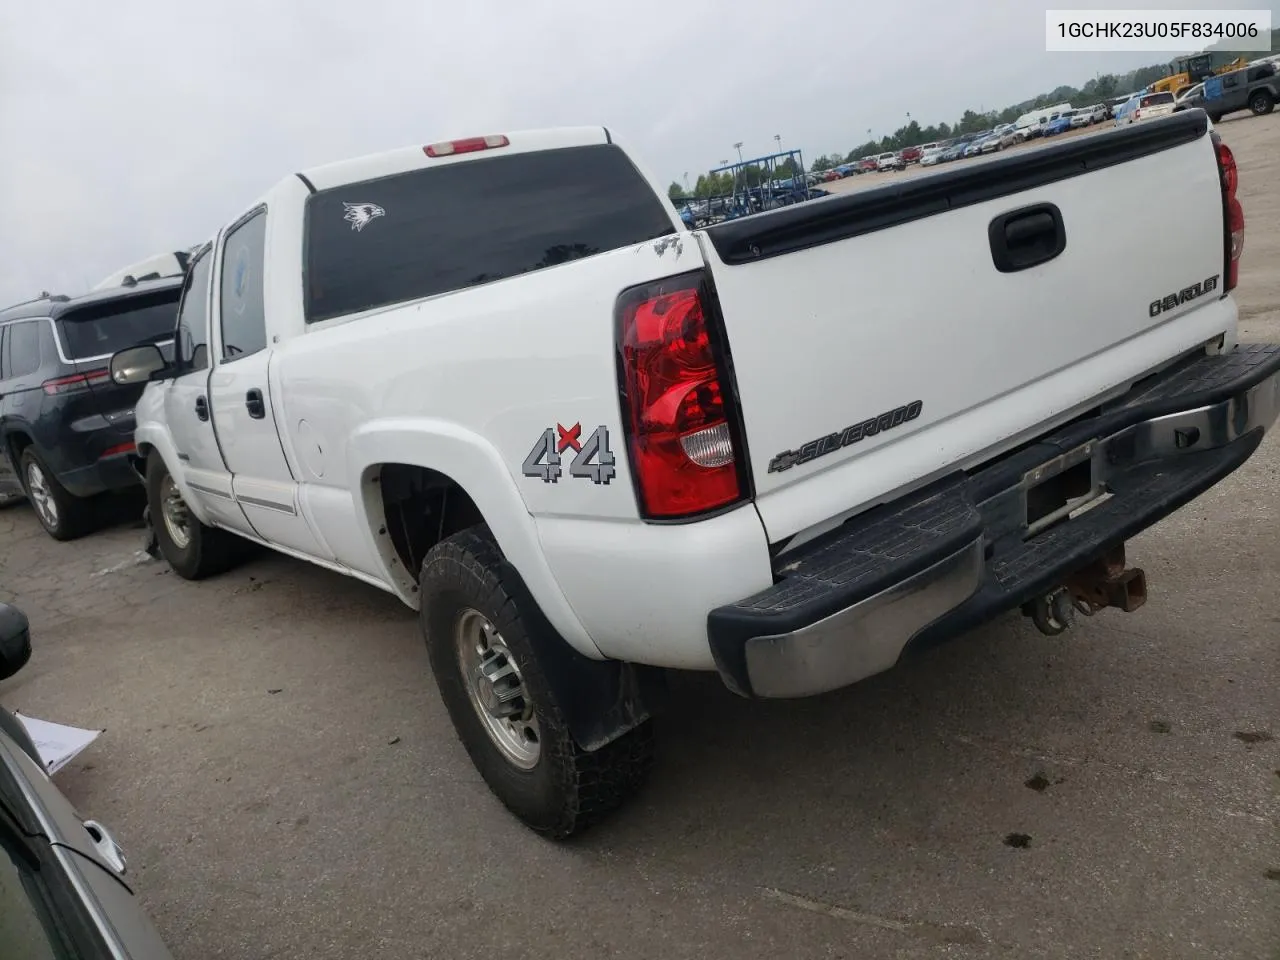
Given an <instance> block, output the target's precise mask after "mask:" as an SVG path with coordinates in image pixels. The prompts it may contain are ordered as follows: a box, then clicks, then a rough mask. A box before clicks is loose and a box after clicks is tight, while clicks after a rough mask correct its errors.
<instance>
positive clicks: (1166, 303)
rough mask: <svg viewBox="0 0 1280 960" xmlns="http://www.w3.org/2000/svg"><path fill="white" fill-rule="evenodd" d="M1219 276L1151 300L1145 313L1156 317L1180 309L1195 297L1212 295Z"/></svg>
mask: <svg viewBox="0 0 1280 960" xmlns="http://www.w3.org/2000/svg"><path fill="white" fill-rule="evenodd" d="M1220 276H1221V274H1217V273H1215V274H1214V275H1213V276H1212V277H1208V278H1206V279H1205V280H1203V281H1201V282H1200V283H1193V284H1192V285H1191V286H1189V287H1183V288H1182V289H1181V290H1179V291H1177V292H1176V293H1171V294H1169V295H1167V296H1164V297H1160V298H1159V299H1157V300H1152V301H1151V305H1150V306H1149V307H1147V313H1148V314H1150V315H1151V316H1153V317H1158V316H1160V314H1162V313H1164V312H1165V311H1166V310H1172V309H1174V308H1175V307H1180V306H1182V305H1183V304H1184V303H1189V302H1190V301H1192V300H1194V299H1196V297H1203V296H1204V295H1205V294H1206V293H1213V291H1215V290H1217V289H1218V278H1219V277H1220Z"/></svg>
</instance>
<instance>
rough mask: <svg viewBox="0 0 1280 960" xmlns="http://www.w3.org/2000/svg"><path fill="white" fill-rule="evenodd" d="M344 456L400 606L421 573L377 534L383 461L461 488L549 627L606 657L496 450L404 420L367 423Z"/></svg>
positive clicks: (411, 596)
mask: <svg viewBox="0 0 1280 960" xmlns="http://www.w3.org/2000/svg"><path fill="white" fill-rule="evenodd" d="M346 453H347V469H348V473H347V476H349V477H359V489H358V490H357V491H356V492H355V507H356V511H357V513H358V514H359V518H360V521H361V522H360V524H359V526H360V529H361V531H362V532H363V535H364V536H365V537H366V538H367V540H366V547H367V548H368V550H369V555H370V556H373V557H376V558H377V560H378V563H379V564H380V566H381V567H382V570H383V574H384V577H385V580H386V582H387V583H389V584H391V585H392V586H393V587H394V588H395V591H396V593H397V594H398V595H399V596H400V597H401V599H403V600H404V601H405V603H407V604H409V605H410V606H411V607H414V608H417V606H418V594H417V577H418V571H416V570H405V569H403V565H402V564H401V563H400V558H399V556H398V555H397V553H396V550H395V547H394V545H393V544H392V543H391V538H390V537H389V536H387V535H386V534H384V533H382V532H381V531H382V530H383V529H384V524H383V507H382V491H381V490H380V489H379V482H378V478H379V474H380V472H381V466H382V464H384V463H403V464H408V465H411V466H417V467H425V468H427V469H429V470H435V471H436V472H438V473H441V474H444V475H445V476H446V477H448V478H449V479H450V480H452V481H453V482H454V483H456V484H458V486H460V487H462V489H463V490H465V491H466V493H467V495H468V496H469V497H470V498H471V500H472V502H474V503H475V505H476V507H477V508H479V510H480V513H481V515H482V516H483V517H484V520H485V523H486V524H487V525H488V527H489V530H490V531H491V532H492V533H493V537H494V539H495V540H496V541H497V544H498V547H499V549H500V550H501V551H502V554H503V556H504V557H505V558H506V559H507V561H508V562H509V563H510V564H511V565H512V567H513V568H514V569H515V570H517V571H519V573H520V577H521V580H522V582H523V583H524V584H525V585H526V586H527V589H528V591H529V595H530V596H531V597H532V598H533V600H534V601H535V602H536V604H537V606H538V608H539V610H540V611H541V612H542V614H543V615H544V616H545V617H546V618H547V621H548V622H549V623H550V624H551V626H552V627H554V628H555V630H556V632H557V633H559V634H560V636H561V637H563V638H564V639H565V641H566V642H568V644H569V645H570V646H571V647H572V648H573V649H574V650H576V651H577V652H578V653H580V654H582V655H583V656H584V657H589V658H591V659H593V660H600V659H602V658H603V654H601V652H600V650H599V648H598V647H596V645H595V643H594V642H593V641H592V640H591V637H590V636H589V635H588V634H587V631H586V629H585V628H584V627H583V625H582V622H581V621H580V620H579V619H578V616H577V614H576V613H575V612H574V610H573V608H572V607H571V606H570V605H569V602H568V600H566V599H565V596H564V593H563V591H562V590H561V589H560V586H559V584H558V583H557V582H556V580H555V576H554V575H553V574H552V572H551V568H550V566H548V564H547V561H546V558H545V555H544V553H543V550H542V544H541V541H540V540H539V539H538V532H537V528H536V526H535V525H534V522H533V518H532V517H531V516H530V515H529V510H528V507H527V506H526V505H525V502H524V499H523V498H522V497H521V496H520V491H519V490H517V489H516V485H515V482H514V481H513V480H512V478H511V474H510V472H509V471H508V470H507V467H506V465H505V464H504V463H503V461H502V459H501V457H500V456H499V454H498V451H497V450H496V449H495V448H494V447H493V446H492V445H491V444H490V443H489V442H488V441H487V440H485V439H484V438H483V437H481V436H479V435H478V434H475V433H473V432H471V431H469V430H466V429H464V428H462V427H459V426H458V425H457V424H453V423H448V422H445V421H442V420H435V419H430V418H418V417H412V418H411V417H404V418H394V419H384V420H375V421H372V422H370V423H367V424H365V425H364V426H362V427H361V428H360V429H359V430H358V431H356V432H355V433H354V434H353V435H352V436H351V438H350V440H349V442H348V443H347V451H346Z"/></svg>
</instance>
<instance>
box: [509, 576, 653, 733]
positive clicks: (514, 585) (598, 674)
mask: <svg viewBox="0 0 1280 960" xmlns="http://www.w3.org/2000/svg"><path fill="white" fill-rule="evenodd" d="M501 576H502V579H503V582H504V583H505V584H507V588H508V590H509V591H510V592H511V593H512V594H514V595H515V596H516V597H517V599H518V601H519V603H520V611H521V614H522V615H523V616H524V618H525V620H526V621H527V624H528V627H529V640H530V643H532V645H533V647H534V651H535V652H536V653H537V655H538V663H539V665H540V666H541V667H542V671H543V674H544V675H545V676H546V678H547V682H548V683H549V684H550V685H551V692H552V695H553V696H554V697H555V698H556V706H557V707H559V708H560V712H561V713H562V714H564V717H565V720H566V721H567V722H568V724H569V731H570V732H571V733H572V734H573V739H574V741H575V742H576V743H577V744H578V746H579V747H581V748H582V749H583V750H586V751H588V752H594V751H596V750H599V749H600V748H601V747H603V746H605V745H606V744H609V743H611V742H612V741H614V740H616V739H617V738H618V737H620V736H622V735H623V734H624V733H626V732H628V731H629V730H634V729H635V728H636V727H638V726H640V724H642V723H644V722H645V721H646V720H648V719H650V718H651V717H652V716H653V715H654V714H655V713H657V712H658V711H659V710H660V709H661V708H662V707H663V706H664V705H665V703H666V700H667V695H668V688H667V676H666V671H664V670H662V669H661V668H659V667H649V666H644V665H642V664H636V663H624V662H622V661H620V660H591V659H589V658H588V657H584V656H583V655H582V654H580V653H578V651H577V650H574V649H573V647H571V646H569V644H568V643H566V642H565V641H564V640H563V639H562V638H561V637H560V635H559V634H558V633H557V632H556V629H555V627H553V626H552V625H551V624H550V622H548V620H547V618H546V617H545V616H544V615H543V613H542V610H541V608H540V607H539V606H538V603H537V601H536V600H534V598H533V595H532V594H531V593H530V592H529V588H528V587H527V586H526V585H525V582H524V580H523V578H521V576H520V574H519V572H518V571H517V570H516V568H515V567H513V566H512V565H511V564H510V563H508V562H506V561H505V560H504V561H503V562H502V570H501Z"/></svg>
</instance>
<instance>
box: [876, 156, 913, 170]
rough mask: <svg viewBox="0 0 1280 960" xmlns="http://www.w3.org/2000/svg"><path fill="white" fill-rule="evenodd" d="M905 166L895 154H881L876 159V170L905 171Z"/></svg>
mask: <svg viewBox="0 0 1280 960" xmlns="http://www.w3.org/2000/svg"><path fill="white" fill-rule="evenodd" d="M905 169H907V165H906V164H905V163H903V162H902V157H900V156H899V155H898V154H896V153H882V154H880V155H878V156H877V157H876V170H905Z"/></svg>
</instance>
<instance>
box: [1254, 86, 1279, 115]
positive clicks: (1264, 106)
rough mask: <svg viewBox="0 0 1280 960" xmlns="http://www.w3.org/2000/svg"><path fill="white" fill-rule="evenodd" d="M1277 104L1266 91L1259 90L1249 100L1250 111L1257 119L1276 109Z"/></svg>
mask: <svg viewBox="0 0 1280 960" xmlns="http://www.w3.org/2000/svg"><path fill="white" fill-rule="evenodd" d="M1275 105H1276V102H1275V101H1274V100H1272V99H1271V96H1270V94H1268V93H1267V92H1266V91H1265V90H1259V91H1258V92H1257V93H1255V94H1254V95H1253V96H1252V97H1251V98H1250V100H1249V109H1250V110H1252V111H1253V115H1254V116H1255V117H1261V116H1264V115H1265V114H1268V113H1270V112H1271V111H1272V110H1274V109H1275Z"/></svg>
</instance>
